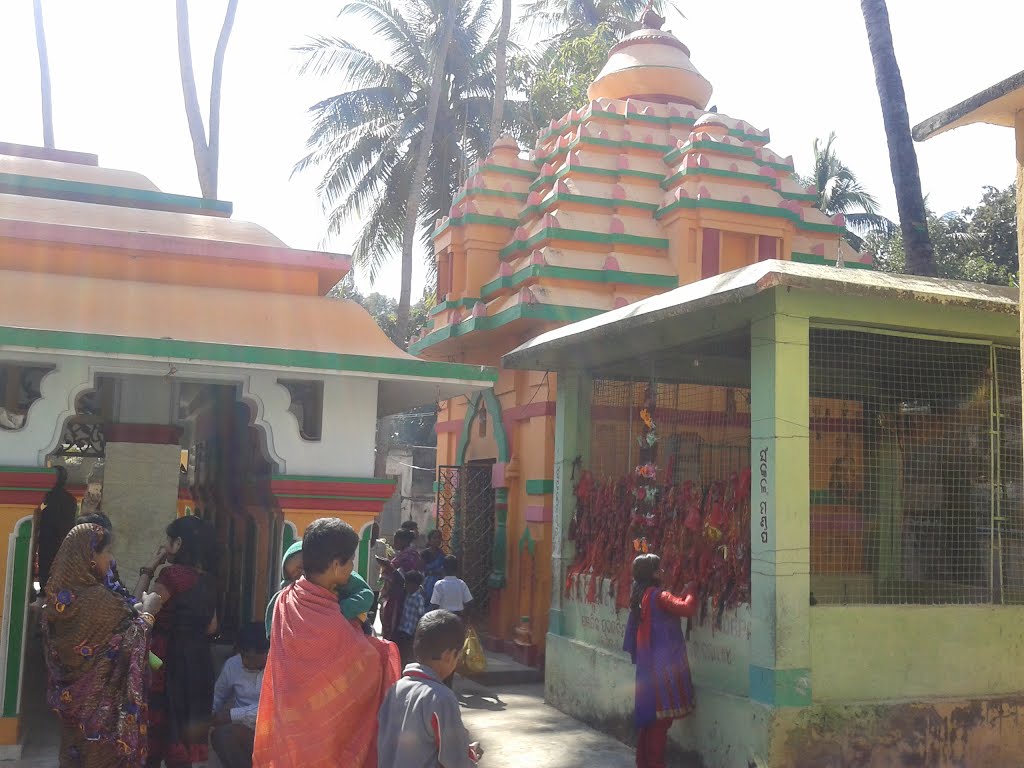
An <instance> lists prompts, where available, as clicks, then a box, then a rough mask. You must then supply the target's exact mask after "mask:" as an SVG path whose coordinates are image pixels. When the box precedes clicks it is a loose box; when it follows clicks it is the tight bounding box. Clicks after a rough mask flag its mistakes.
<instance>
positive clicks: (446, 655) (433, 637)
mask: <svg viewBox="0 0 1024 768" xmlns="http://www.w3.org/2000/svg"><path fill="white" fill-rule="evenodd" d="M465 641H466V628H465V627H464V626H463V624H462V620H461V619H460V618H459V617H458V616H456V615H455V614H454V613H449V612H448V611H431V612H430V613H428V614H426V615H425V616H424V617H423V618H422V619H420V621H419V624H418V625H417V626H416V636H415V639H414V640H413V654H414V655H415V657H416V662H415V663H413V664H409V665H407V666H406V668H405V673H404V674H403V675H402V678H401V679H400V680H399V681H398V682H397V683H395V684H394V686H392V688H391V690H390V691H388V693H387V695H386V696H385V697H384V703H383V704H381V707H380V712H379V713H378V715H377V725H378V731H377V733H378V735H377V765H378V766H379V768H437V766H438V765H440V766H443V768H469V767H470V766H472V765H475V764H476V762H477V761H478V760H479V759H480V756H481V755H482V754H483V750H481V749H480V745H479V744H478V743H476V742H474V743H473V744H470V743H469V734H467V733H466V728H465V727H464V726H463V725H462V713H461V712H459V700H458V699H457V698H456V697H455V693H454V692H453V691H452V690H451V689H450V688H448V687H447V686H445V684H444V683H443V682H442V681H443V680H444V679H445V678H446V677H448V675H450V674H452V673H453V672H454V671H455V667H456V666H457V665H458V663H459V656H460V655H461V653H462V644H463V643H464V642H465Z"/></svg>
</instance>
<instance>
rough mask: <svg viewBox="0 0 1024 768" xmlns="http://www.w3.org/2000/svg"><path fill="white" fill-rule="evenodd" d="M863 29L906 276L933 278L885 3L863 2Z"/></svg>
mask: <svg viewBox="0 0 1024 768" xmlns="http://www.w3.org/2000/svg"><path fill="white" fill-rule="evenodd" d="M860 8H861V12H862V13H863V14H864V26H865V27H866V28H867V32H868V48H869V49H870V50H871V61H872V63H873V64H874V67H875V86H876V87H877V88H878V100H879V102H880V103H881V106H882V121H883V122H884V124H885V138H886V142H887V143H888V145H889V167H890V168H891V170H892V183H893V186H894V187H895V188H896V208H897V210H898V212H899V215H900V229H901V230H902V232H903V248H904V251H905V253H906V266H905V267H904V270H905V272H906V273H907V274H912V275H925V276H934V275H936V274H937V272H936V268H935V254H934V251H933V249H932V243H931V239H930V238H929V237H928V214H927V212H926V211H925V207H924V195H923V194H922V193H921V172H920V170H919V169H918V166H917V153H916V152H915V151H914V140H913V138H911V135H910V116H909V115H908V114H907V96H906V93H904V91H903V78H902V76H901V75H900V68H899V65H898V64H897V62H896V52H895V50H894V49H893V45H892V30H891V29H890V28H889V10H888V8H887V7H886V4H885V0H860Z"/></svg>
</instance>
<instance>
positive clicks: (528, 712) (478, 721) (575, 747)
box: [0, 637, 635, 768]
mask: <svg viewBox="0 0 1024 768" xmlns="http://www.w3.org/2000/svg"><path fill="white" fill-rule="evenodd" d="M29 642H30V647H29V656H28V658H27V659H26V664H25V680H24V687H23V692H24V701H25V721H24V722H25V742H24V751H23V753H22V758H21V759H20V760H15V761H7V762H0V768H8V767H9V768H56V766H57V743H58V734H57V728H56V722H55V719H54V717H53V715H52V714H51V713H50V712H49V711H48V710H47V709H46V705H45V703H44V701H43V699H42V691H43V689H44V679H45V678H44V676H45V672H44V668H43V663H42V649H41V647H40V646H39V641H38V640H37V639H36V638H31V637H30V639H29ZM33 660H37V661H33ZM498 660H499V659H492V660H491V662H490V663H491V665H492V666H494V662H495V661H498ZM511 664H514V662H511ZM455 689H456V692H457V693H458V694H459V701H460V704H461V705H462V717H463V721H464V723H465V725H466V727H467V728H468V729H469V732H470V735H471V738H473V739H475V740H479V741H480V742H481V745H482V746H483V748H484V750H485V754H484V758H483V760H482V761H481V768H522V766H531V767H532V768H629V767H630V766H633V765H635V758H634V753H633V750H632V749H631V748H630V747H627V746H625V745H624V744H622V743H620V742H618V741H616V740H615V739H613V738H611V737H610V736H606V735H604V734H602V733H598V732H597V731H595V730H593V729H592V728H589V727H587V726H586V725H583V724H582V723H580V722H579V721H577V720H574V719H572V718H571V717H569V716H568V715H564V714H562V713H561V712H559V711H558V710H556V709H554V708H552V707H549V706H548V705H546V704H545V703H544V686H543V684H542V683H536V682H532V683H525V684H524V683H518V684H517V683H515V682H511V681H510V682H507V683H495V684H489V685H488V686H484V685H481V684H479V683H476V682H473V681H471V680H466V679H464V678H461V677H457V678H456V683H455ZM197 768H200V767H199V766H197ZM207 768H220V765H219V761H218V760H217V758H216V756H215V755H214V754H213V753H212V752H211V754H210V763H209V765H208V766H207Z"/></svg>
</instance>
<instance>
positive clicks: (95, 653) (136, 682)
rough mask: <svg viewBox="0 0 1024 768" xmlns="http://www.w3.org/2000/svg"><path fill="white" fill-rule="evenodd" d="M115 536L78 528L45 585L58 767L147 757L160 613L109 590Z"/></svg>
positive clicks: (138, 761)
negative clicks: (152, 644)
mask: <svg viewBox="0 0 1024 768" xmlns="http://www.w3.org/2000/svg"><path fill="white" fill-rule="evenodd" d="M111 540H112V535H111V533H110V532H109V531H107V530H105V529H104V528H103V527H102V526H100V525H95V524H92V523H86V524H83V525H77V526H75V527H74V528H72V529H71V532H70V533H69V534H68V535H67V537H66V538H65V539H64V542H63V543H62V544H61V546H60V549H59V550H58V551H57V554H56V557H55V558H54V560H53V566H52V568H51V570H50V578H49V581H48V582H47V583H46V585H45V592H44V595H45V604H44V605H43V618H42V629H43V646H44V650H45V654H46V667H47V673H48V684H47V702H48V704H49V705H50V707H51V708H52V709H53V710H54V712H56V713H57V715H58V716H59V717H60V719H61V725H62V728H61V744H60V765H61V768H70V767H71V766H76V767H77V766H81V767H82V768H135V767H136V766H140V765H142V764H143V763H144V762H145V760H146V755H147V733H146V732H147V727H148V711H147V710H148V704H147V697H148V694H149V663H148V652H149V636H150V630H151V629H152V626H153V624H154V622H155V614H156V613H157V612H158V611H159V610H160V598H159V596H158V595H156V594H154V593H147V594H144V595H143V596H142V600H141V603H142V604H141V613H139V612H137V611H136V610H135V609H134V608H133V607H132V606H131V605H130V604H129V602H128V601H126V600H125V599H124V598H123V597H122V596H120V595H118V594H115V593H114V592H113V591H112V590H111V589H110V588H109V587H108V586H107V585H106V581H107V575H108V573H109V571H110V564H111V561H112V560H113V555H112V554H111V552H110V544H111Z"/></svg>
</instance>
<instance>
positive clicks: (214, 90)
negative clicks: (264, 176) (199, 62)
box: [203, 0, 238, 199]
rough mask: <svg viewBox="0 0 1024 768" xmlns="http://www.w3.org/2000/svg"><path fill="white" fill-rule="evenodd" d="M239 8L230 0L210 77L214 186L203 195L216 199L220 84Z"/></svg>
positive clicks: (210, 155) (210, 152) (209, 158)
mask: <svg viewBox="0 0 1024 768" xmlns="http://www.w3.org/2000/svg"><path fill="white" fill-rule="evenodd" d="M237 10H238V0H228V8H227V12H226V13H225V14H224V24H223V25H222V26H221V28H220V38H219V39H218V40H217V50H216V51H215V52H214V54H213V74H212V75H211V77H210V141H209V143H208V145H207V148H208V152H207V164H208V166H209V172H210V175H211V177H212V186H211V189H210V194H206V193H205V192H204V193H203V197H210V198H214V199H215V198H216V197H217V182H218V177H219V173H220V84H221V81H222V80H223V78H224V54H225V53H226V52H227V49H228V40H230V39H231V28H232V27H233V26H234V23H235V12H236V11H237Z"/></svg>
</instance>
